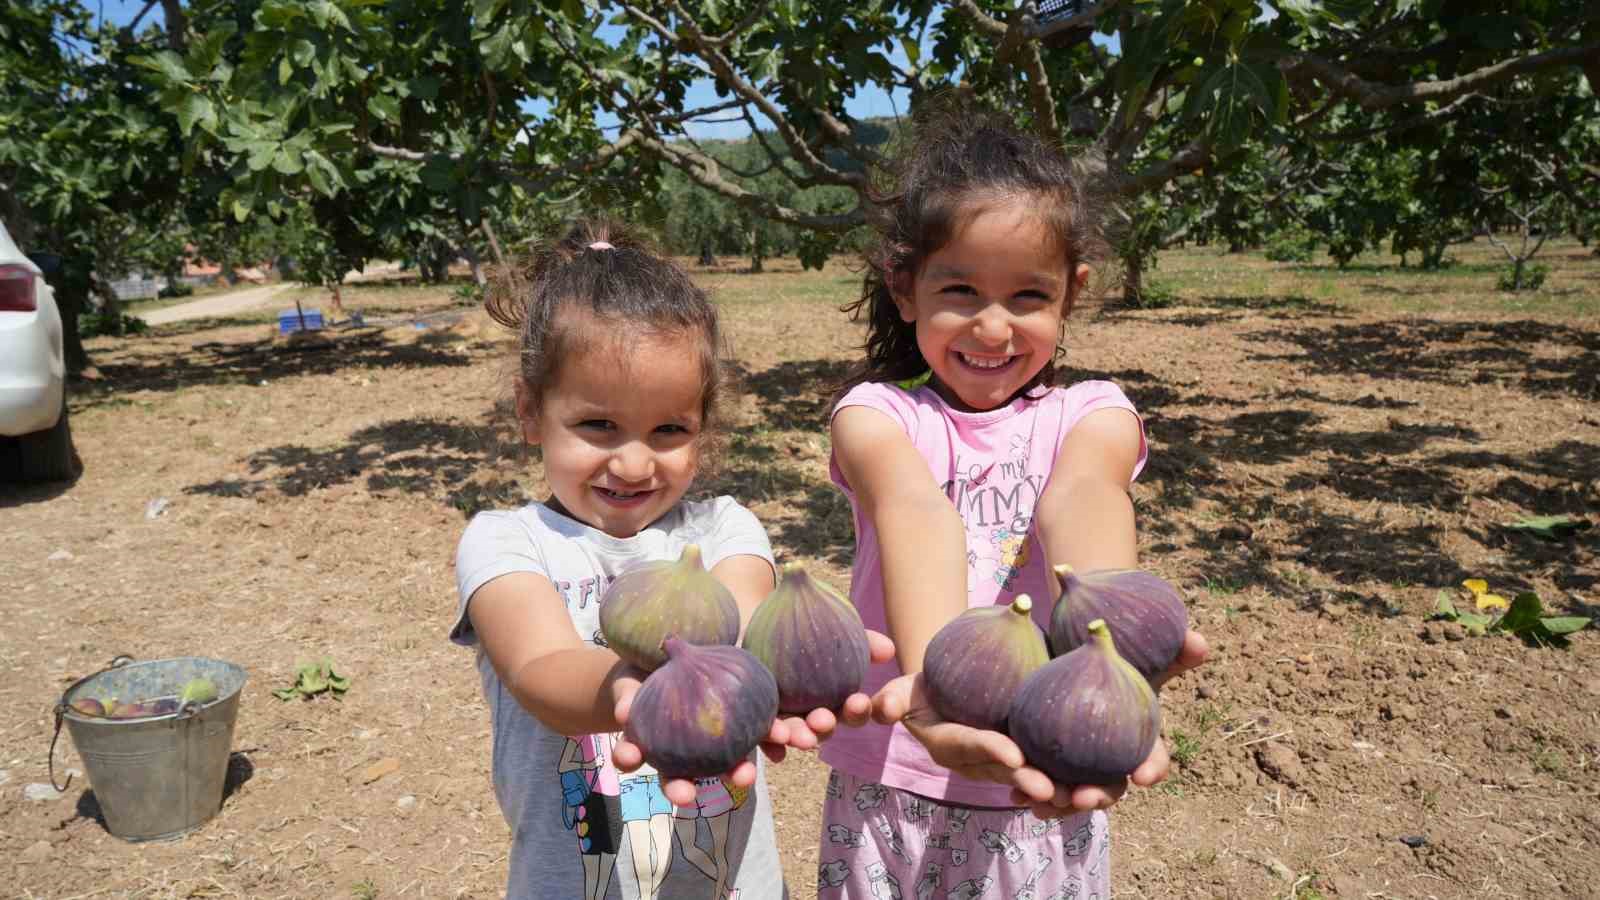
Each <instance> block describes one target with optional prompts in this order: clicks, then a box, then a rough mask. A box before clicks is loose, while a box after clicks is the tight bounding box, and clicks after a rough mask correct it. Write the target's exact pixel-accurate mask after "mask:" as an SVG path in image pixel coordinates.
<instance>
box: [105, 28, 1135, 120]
mask: <svg viewBox="0 0 1600 900" xmlns="http://www.w3.org/2000/svg"><path fill="white" fill-rule="evenodd" d="M144 5H145V4H144V2H143V0H98V2H97V3H96V7H97V9H98V11H99V14H100V15H101V16H102V17H103V18H105V19H107V20H109V21H112V22H115V23H117V24H119V25H120V24H125V23H127V22H128V21H129V20H131V19H132V18H133V17H134V16H135V15H137V14H138V12H139V10H140V9H142V8H143V7H144ZM160 21H162V15H161V7H160V5H159V4H157V6H156V7H155V8H154V9H152V10H151V11H150V12H149V13H147V14H146V15H145V17H144V20H143V21H142V22H141V24H146V23H149V22H160ZM1094 39H1095V40H1096V41H1097V42H1104V39H1103V38H1102V37H1101V36H1100V35H1095V36H1094ZM1115 43H1116V41H1115V38H1112V39H1111V44H1112V46H1113V47H1115ZM890 58H891V59H892V60H893V61H894V62H895V63H896V64H898V65H904V64H905V62H906V58H905V52H904V51H903V50H901V49H900V48H899V47H898V46H897V47H896V48H895V49H894V52H893V53H892V54H891V55H890ZM908 101H909V94H908V93H907V92H906V91H905V90H896V91H895V92H894V93H893V94H891V93H889V92H887V91H884V90H881V89H879V88H867V89H866V90H863V91H862V92H861V93H859V94H858V95H856V96H855V97H852V98H851V99H849V100H847V101H846V102H845V109H847V110H848V111H849V112H850V114H851V115H853V116H856V117H857V118H868V117H873V116H893V115H895V113H896V112H897V111H898V112H900V113H904V112H905V111H906V109H907V104H908ZM687 102H688V104H689V106H690V107H691V108H693V107H697V106H710V105H712V104H714V103H716V102H717V95H716V91H715V89H714V88H713V86H712V81H711V79H709V78H708V79H703V80H701V81H697V82H695V83H694V84H693V85H692V86H691V87H690V89H689V94H688V98H687ZM526 108H527V109H528V110H529V111H530V112H533V113H534V114H535V115H537V114H538V112H539V111H540V106H539V105H530V106H528V107H526ZM758 122H759V124H760V125H762V126H763V127H769V123H767V122H761V121H760V120H758ZM749 131H750V129H749V128H747V127H746V126H745V124H744V123H743V122H742V121H735V122H726V123H705V124H700V125H695V126H691V128H690V133H691V134H693V135H695V136H696V137H702V138H737V137H743V136H744V135H746V134H748V133H749Z"/></svg>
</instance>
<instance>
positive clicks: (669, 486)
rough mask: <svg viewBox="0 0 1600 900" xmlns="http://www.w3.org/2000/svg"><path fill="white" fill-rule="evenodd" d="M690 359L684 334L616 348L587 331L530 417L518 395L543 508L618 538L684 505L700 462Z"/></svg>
mask: <svg viewBox="0 0 1600 900" xmlns="http://www.w3.org/2000/svg"><path fill="white" fill-rule="evenodd" d="M699 357H700V348H699V347H698V344H697V342H696V341H695V340H693V338H692V337H690V336H688V335H683V334H670V333H669V334H641V335H640V336H638V337H629V338H627V339H625V340H624V339H620V338H618V337H617V336H616V335H614V334H612V335H602V334H599V333H598V329H596V330H594V331H590V332H589V335H588V336H587V337H586V339H580V340H577V341H574V346H573V348H572V350H571V351H570V352H569V353H568V354H567V358H566V359H564V360H563V361H562V362H561V365H560V367H559V368H558V369H557V371H556V377H555V379H554V382H553V383H552V384H550V385H547V386H545V387H544V388H543V392H544V393H543V397H542V402H541V403H540V404H539V408H538V409H537V410H534V409H533V407H532V405H531V404H529V403H528V402H527V401H528V399H529V398H528V397H527V396H526V389H524V390H519V392H518V398H517V405H518V413H519V416H520V417H521V419H522V422H523V425H522V430H523V438H524V439H525V440H526V441H527V442H528V443H529V444H531V445H537V446H539V447H541V448H542V450H543V455H544V469H545V480H546V481H547V482H549V484H550V490H551V492H552V494H553V496H552V498H551V504H550V505H551V506H552V507H554V508H556V509H557V511H559V512H561V513H564V514H565V515H567V516H570V517H571V518H573V519H576V520H578V521H580V522H582V523H584V524H585V525H588V526H590V527H592V528H597V529H599V530H601V531H604V532H605V533H606V534H609V535H611V536H613V537H619V538H627V537H633V536H634V535H636V534H638V533H639V532H640V531H641V530H642V529H643V528H644V527H645V526H647V525H649V524H650V523H651V522H654V521H655V520H656V519H659V518H661V516H662V515H664V514H666V512H667V511H668V510H670V509H671V508H672V507H673V505H674V504H676V503H677V502H678V501H679V500H680V499H682V498H683V495H684V494H685V493H686V492H687V491H688V490H689V486H690V484H692V483H693V481H694V476H695V473H696V470H697V469H698V466H699V462H700V453H699V438H700V429H701V426H702V424H703V422H702V417H703V413H702V409H703V407H702V400H703V394H704V380H703V379H704V372H703V367H702V365H701V361H700V358H699ZM531 389H532V390H538V389H539V388H531Z"/></svg>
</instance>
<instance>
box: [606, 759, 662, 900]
mask: <svg viewBox="0 0 1600 900" xmlns="http://www.w3.org/2000/svg"><path fill="white" fill-rule="evenodd" d="M617 779H618V782H619V783H620V785H621V796H622V827H623V828H624V829H626V830H627V833H628V855H629V857H630V858H631V860H632V862H633V876H634V879H635V880H636V881H637V882H638V884H639V896H638V898H637V900H656V898H657V897H659V896H660V894H661V883H662V882H663V881H665V880H666V877H667V866H668V865H670V864H671V862H672V830H673V829H672V803H671V802H670V801H668V800H667V795H666V794H664V793H662V792H661V775H660V774H659V773H658V772H656V770H655V769H653V768H651V767H650V766H649V764H645V765H643V766H640V767H639V768H637V769H635V770H633V771H632V772H626V773H619V774H618V776H617ZM629 900H632V898H629Z"/></svg>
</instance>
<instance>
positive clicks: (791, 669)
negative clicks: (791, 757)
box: [741, 563, 870, 716]
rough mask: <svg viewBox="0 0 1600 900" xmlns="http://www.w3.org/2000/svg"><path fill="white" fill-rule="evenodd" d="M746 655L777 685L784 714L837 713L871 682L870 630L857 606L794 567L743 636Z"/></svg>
mask: <svg viewBox="0 0 1600 900" xmlns="http://www.w3.org/2000/svg"><path fill="white" fill-rule="evenodd" d="M741 646H743V647H744V649H746V650H748V651H750V654H751V655H752V656H754V657H755V658H756V659H758V660H760V661H761V664H762V665H764V666H766V667H767V669H768V670H769V671H771V672H772V674H773V677H774V678H776V679H777V682H778V709H779V711H780V712H783V713H786V714H791V715H800V716H803V715H805V714H807V713H809V712H811V711H812V710H814V709H829V710H833V711H834V712H838V711H839V710H840V709H841V708H843V706H844V701H845V698H847V697H849V696H850V695H851V694H854V693H856V692H857V691H859V690H861V683H862V682H863V681H864V680H866V677H867V665H868V664H869V662H870V660H869V659H868V654H869V648H868V646H867V630H866V627H865V626H863V625H862V624H861V616H860V614H859V613H857V612H856V608H855V606H854V605H853V604H852V603H851V602H850V601H849V600H847V599H845V598H844V597H843V596H841V595H840V594H839V592H838V591H836V590H834V589H833V588H832V587H830V586H829V585H828V584H827V583H825V582H823V581H819V580H818V579H815V578H812V577H811V576H810V575H809V574H807V573H806V571H805V569H803V568H802V567H801V566H799V565H798V564H795V563H791V564H789V565H786V566H784V567H783V573H782V575H781V577H779V579H778V586H777V587H776V588H775V589H774V590H773V592H772V593H771V594H768V595H767V598H766V599H765V600H763V601H761V605H760V606H758V607H756V611H755V613H754V614H753V615H751V617H750V624H749V625H748V626H746V628H745V632H744V641H743V643H742V645H741Z"/></svg>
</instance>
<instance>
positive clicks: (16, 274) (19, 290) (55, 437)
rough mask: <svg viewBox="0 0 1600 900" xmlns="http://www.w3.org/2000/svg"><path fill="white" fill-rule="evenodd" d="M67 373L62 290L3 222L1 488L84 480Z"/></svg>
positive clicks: (0, 233)
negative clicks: (70, 422)
mask: <svg viewBox="0 0 1600 900" xmlns="http://www.w3.org/2000/svg"><path fill="white" fill-rule="evenodd" d="M66 375H67V367H66V362H65V360H64V358H63V356H62V352H61V313H60V312H59V311H58V310H57V309H56V295H55V292H54V291H53V290H51V289H50V285H48V284H46V283H45V280H44V274H43V273H42V272H40V271H39V267H38V266H36V265H34V263H33V261H32V260H30V259H28V257H27V256H26V255H24V254H23V252H22V251H21V250H18V249H17V245H16V244H15V243H13V242H12V240H11V235H10V233H8V232H7V231H6V228H5V224H4V223H0V482H4V481H64V480H68V479H71V478H73V477H75V476H76V475H77V474H78V469H79V464H78V456H77V453H76V452H75V451H74V450H73V447H72V435H71V432H69V431H68V429H67V395H66Z"/></svg>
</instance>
